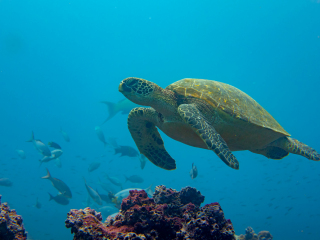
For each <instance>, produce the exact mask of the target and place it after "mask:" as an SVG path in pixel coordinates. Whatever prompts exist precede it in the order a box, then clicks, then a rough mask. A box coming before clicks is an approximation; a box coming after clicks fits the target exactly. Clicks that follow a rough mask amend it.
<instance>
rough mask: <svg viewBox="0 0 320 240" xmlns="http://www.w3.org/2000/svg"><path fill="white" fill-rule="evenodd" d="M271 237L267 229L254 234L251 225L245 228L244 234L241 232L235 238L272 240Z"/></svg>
mask: <svg viewBox="0 0 320 240" xmlns="http://www.w3.org/2000/svg"><path fill="white" fill-rule="evenodd" d="M272 239H273V237H272V235H271V234H270V232H268V231H261V232H259V233H258V234H256V233H255V232H254V231H253V228H252V227H247V228H246V233H245V235H243V234H241V235H240V236H237V240H272Z"/></svg>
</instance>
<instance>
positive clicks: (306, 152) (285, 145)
mask: <svg viewBox="0 0 320 240" xmlns="http://www.w3.org/2000/svg"><path fill="white" fill-rule="evenodd" d="M271 145H272V146H276V147H280V148H282V149H283V150H285V151H287V152H289V153H293V154H298V155H301V156H303V157H305V158H308V159H309V160H313V161H320V154H319V153H317V151H316V150H314V149H313V148H311V147H309V146H308V145H306V144H304V143H302V142H299V141H298V140H297V139H294V138H290V137H282V138H279V139H278V140H276V141H274V142H273V143H272V144H271Z"/></svg>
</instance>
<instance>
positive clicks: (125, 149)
mask: <svg viewBox="0 0 320 240" xmlns="http://www.w3.org/2000/svg"><path fill="white" fill-rule="evenodd" d="M118 153H120V154H121V155H120V157H123V156H127V157H139V155H140V154H139V152H138V151H137V150H135V149H134V148H133V147H130V146H120V145H119V147H118V148H115V149H114V154H118Z"/></svg>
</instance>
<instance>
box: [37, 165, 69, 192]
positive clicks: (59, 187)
mask: <svg viewBox="0 0 320 240" xmlns="http://www.w3.org/2000/svg"><path fill="white" fill-rule="evenodd" d="M42 179H48V180H49V181H51V183H52V185H53V186H54V187H55V188H56V189H57V190H58V191H59V192H60V193H61V194H63V195H64V196H65V197H66V198H72V193H71V190H70V188H69V187H68V186H67V184H65V183H64V182H62V181H61V180H60V179H58V178H54V177H52V176H51V174H50V172H49V170H48V169H47V175H46V176H44V177H42Z"/></svg>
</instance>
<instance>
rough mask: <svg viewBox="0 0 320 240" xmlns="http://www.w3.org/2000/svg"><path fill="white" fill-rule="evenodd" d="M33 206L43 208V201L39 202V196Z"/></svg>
mask: <svg viewBox="0 0 320 240" xmlns="http://www.w3.org/2000/svg"><path fill="white" fill-rule="evenodd" d="M33 206H34V207H36V208H38V209H40V208H41V206H42V205H41V203H40V202H39V200H38V198H37V200H36V204H34V205H33Z"/></svg>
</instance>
